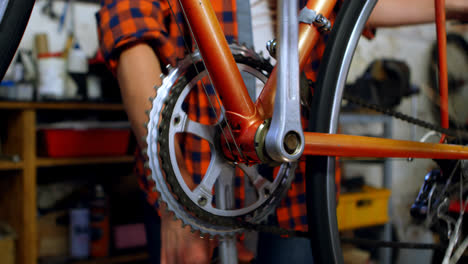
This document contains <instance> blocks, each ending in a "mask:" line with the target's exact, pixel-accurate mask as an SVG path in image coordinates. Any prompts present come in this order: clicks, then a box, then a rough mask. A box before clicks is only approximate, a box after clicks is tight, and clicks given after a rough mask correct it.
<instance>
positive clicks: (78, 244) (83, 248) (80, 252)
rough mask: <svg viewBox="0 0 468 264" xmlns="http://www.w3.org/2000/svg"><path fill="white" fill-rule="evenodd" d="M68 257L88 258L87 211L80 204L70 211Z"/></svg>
mask: <svg viewBox="0 0 468 264" xmlns="http://www.w3.org/2000/svg"><path fill="white" fill-rule="evenodd" d="M70 256H71V257H72V258H76V259H85V258H88V257H89V209H88V208H85V207H84V206H83V205H82V204H79V205H78V206H77V208H73V209H70Z"/></svg>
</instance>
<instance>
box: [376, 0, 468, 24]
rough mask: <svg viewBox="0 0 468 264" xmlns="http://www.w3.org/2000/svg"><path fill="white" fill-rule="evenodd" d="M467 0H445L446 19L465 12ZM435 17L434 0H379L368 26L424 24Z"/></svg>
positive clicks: (455, 17) (454, 17)
mask: <svg viewBox="0 0 468 264" xmlns="http://www.w3.org/2000/svg"><path fill="white" fill-rule="evenodd" d="M467 3H468V1H465V0H446V4H445V7H446V11H447V18H448V19H457V18H458V15H459V14H460V13H464V12H466V10H467V9H466V8H467V6H468V4H467ZM434 19H435V9H434V0H380V1H378V2H377V5H376V6H375V8H374V11H373V12H372V14H371V16H370V18H369V21H368V26H370V27H374V28H375V27H396V26H403V25H414V24H424V23H430V22H433V21H434Z"/></svg>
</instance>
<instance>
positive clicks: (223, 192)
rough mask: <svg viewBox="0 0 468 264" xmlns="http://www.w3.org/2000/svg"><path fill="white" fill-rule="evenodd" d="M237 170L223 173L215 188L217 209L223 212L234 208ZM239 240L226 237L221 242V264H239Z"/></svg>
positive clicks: (219, 251) (219, 248)
mask: <svg viewBox="0 0 468 264" xmlns="http://www.w3.org/2000/svg"><path fill="white" fill-rule="evenodd" d="M235 177H236V174H235V170H234V169H233V170H226V172H225V173H222V174H221V175H220V176H219V178H218V181H217V182H216V186H215V194H216V207H217V208H219V209H221V210H229V209H232V208H234V178H235ZM236 243H237V239H236V237H235V236H232V237H225V238H222V239H221V240H220V241H219V246H218V254H219V259H220V260H221V262H220V263H221V264H237V247H236Z"/></svg>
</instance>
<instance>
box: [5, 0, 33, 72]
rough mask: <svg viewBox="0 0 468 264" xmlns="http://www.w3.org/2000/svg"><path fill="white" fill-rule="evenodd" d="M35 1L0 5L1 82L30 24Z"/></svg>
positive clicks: (17, 0)
mask: <svg viewBox="0 0 468 264" xmlns="http://www.w3.org/2000/svg"><path fill="white" fill-rule="evenodd" d="M34 2H35V0H2V2H1V3H0V80H2V79H3V76H4V75H5V72H6V70H7V69H8V66H9V65H10V62H11V60H12V58H13V56H14V55H15V51H16V49H17V47H18V45H19V43H20V40H21V37H22V36H23V32H24V29H25V28H26V25H27V24H28V20H29V16H30V14H31V10H32V8H33V6H34Z"/></svg>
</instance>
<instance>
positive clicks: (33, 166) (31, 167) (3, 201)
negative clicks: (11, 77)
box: [0, 102, 143, 264]
mask: <svg viewBox="0 0 468 264" xmlns="http://www.w3.org/2000/svg"><path fill="white" fill-rule="evenodd" d="M41 110H60V111H76V110H79V111H83V110H86V111H88V110H89V111H108V112H109V111H110V112H116V113H117V112H122V111H123V110H124V108H123V106H122V105H121V104H97V103H32V102H0V117H1V118H0V129H1V133H6V135H7V140H6V141H2V145H1V150H2V154H3V155H19V156H20V158H21V160H20V162H12V161H7V160H0V192H1V193H2V195H0V219H1V220H3V221H7V222H8V223H9V224H10V225H12V227H13V228H14V230H15V231H16V233H17V243H16V248H17V250H16V259H17V263H19V264H35V263H37V260H38V248H37V245H38V230H37V229H38V227H37V198H36V195H37V192H36V187H37V186H36V184H37V169H38V168H40V167H55V166H70V165H87V164H116V163H131V162H133V157H132V156H119V157H92V158H88V157H86V158H63V159H54V158H43V157H38V156H37V154H36V153H37V149H36V141H37V133H36V132H37V131H36V128H37V127H36V122H37V111H41ZM127 258H129V259H130V260H129V262H131V261H133V260H132V258H135V259H140V258H143V255H136V256H127ZM125 259H126V258H125V257H116V258H108V259H103V260H102V262H101V260H96V261H94V262H83V263H124V262H125V261H124V260H125ZM135 261H136V260H135ZM79 263H82V262H79Z"/></svg>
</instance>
